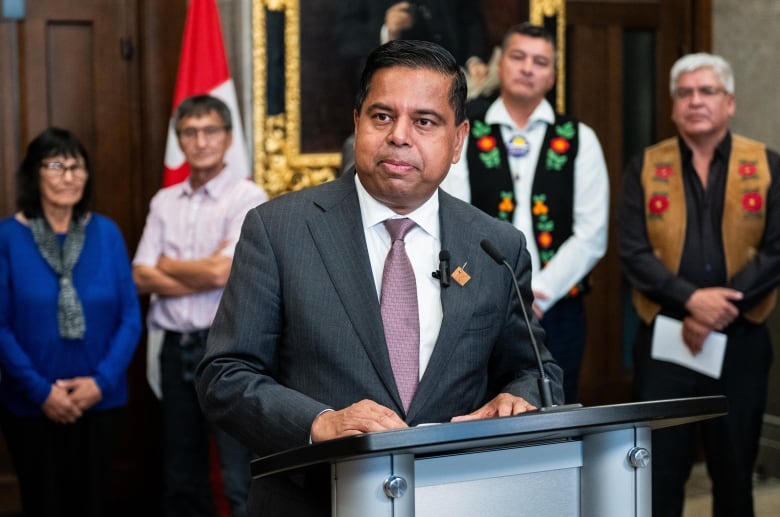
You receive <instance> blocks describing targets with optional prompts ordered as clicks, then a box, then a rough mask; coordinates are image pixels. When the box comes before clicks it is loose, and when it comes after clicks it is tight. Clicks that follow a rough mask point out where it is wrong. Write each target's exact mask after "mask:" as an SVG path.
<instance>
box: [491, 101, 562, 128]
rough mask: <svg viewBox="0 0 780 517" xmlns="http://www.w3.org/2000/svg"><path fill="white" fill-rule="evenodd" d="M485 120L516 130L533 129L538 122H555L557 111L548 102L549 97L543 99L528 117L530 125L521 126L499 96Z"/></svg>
mask: <svg viewBox="0 0 780 517" xmlns="http://www.w3.org/2000/svg"><path fill="white" fill-rule="evenodd" d="M485 122H486V123H487V124H500V125H502V126H507V127H510V128H512V129H515V130H527V129H531V128H532V127H533V126H535V125H536V124H540V123H544V124H553V123H555V111H553V108H552V105H551V104H550V103H549V102H547V99H542V102H540V103H539V105H538V106H536V109H534V111H533V112H532V113H531V116H530V117H528V126H526V127H523V128H520V127H517V125H516V124H515V121H514V120H512V117H511V116H510V115H509V112H508V111H507V109H506V105H505V104H504V101H503V99H501V97H499V98H498V99H496V100H495V101H494V102H493V104H491V105H490V107H489V108H488V110H487V113H485Z"/></svg>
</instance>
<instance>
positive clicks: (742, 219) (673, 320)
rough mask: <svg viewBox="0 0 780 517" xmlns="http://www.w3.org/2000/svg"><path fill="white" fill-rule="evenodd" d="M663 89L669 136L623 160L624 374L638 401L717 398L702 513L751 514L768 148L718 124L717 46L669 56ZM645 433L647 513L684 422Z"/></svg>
mask: <svg viewBox="0 0 780 517" xmlns="http://www.w3.org/2000/svg"><path fill="white" fill-rule="evenodd" d="M670 93H671V96H672V103H673V104H672V120H673V121H674V123H675V125H676V126H677V130H678V132H679V136H678V137H675V138H670V139H668V140H664V141H662V142H660V143H658V144H656V145H654V146H652V147H650V148H648V149H646V150H645V152H644V153H643V154H642V155H640V156H638V157H637V158H635V159H634V160H633V161H632V162H631V163H629V165H628V167H627V169H626V173H625V175H624V176H623V178H624V180H623V181H624V183H623V190H622V193H621V198H620V204H619V211H618V221H619V227H620V233H619V235H620V256H621V260H622V262H623V268H624V270H625V273H626V276H627V278H628V280H629V281H630V283H631V284H632V286H633V287H634V289H635V292H634V306H635V307H636V309H637V313H638V314H639V317H640V319H641V320H642V321H641V323H640V326H639V330H638V332H637V336H636V341H635V347H634V356H635V370H636V376H635V380H634V386H635V391H636V396H637V398H638V399H639V400H654V399H669V398H678V397H694V396H704V395H725V396H726V397H727V398H728V406H729V407H728V415H727V416H724V417H721V418H717V419H714V420H708V421H706V422H702V423H701V431H702V433H701V440H700V443H701V444H702V445H703V448H704V450H705V453H706V459H707V471H708V472H709V474H710V477H711V478H712V496H713V511H714V513H713V515H717V516H720V517H729V516H730V517H750V516H752V515H753V498H752V479H753V467H754V465H755V462H756V457H757V454H758V442H759V437H760V435H761V425H762V417H763V414H764V409H765V406H766V400H767V389H768V380H769V366H770V364H771V361H772V345H771V343H770V336H769V330H768V328H767V325H766V319H767V317H769V315H770V313H771V312H772V309H773V307H774V305H775V299H776V296H777V294H776V291H775V289H776V287H777V285H778V283H780V213H778V210H779V209H780V183H778V180H780V176H779V175H780V156H778V155H777V153H775V152H773V151H770V150H768V149H767V147H766V146H765V145H764V144H762V143H760V142H756V141H754V140H750V139H747V138H744V137H741V136H739V135H736V134H733V133H731V131H730V130H729V123H730V121H731V118H732V117H733V116H734V112H735V109H736V101H735V98H734V75H733V72H732V70H731V67H730V66H729V64H728V63H727V62H726V61H725V60H724V59H723V58H721V57H720V56H714V55H711V54H690V55H687V56H683V57H682V58H680V59H679V60H678V61H677V62H676V63H675V64H674V66H673V67H672V71H671V81H670ZM662 336H665V337H662ZM718 350H720V352H719V354H720V355H719V357H718V352H717V351H718ZM697 357H698V358H701V360H699V361H697V359H696V358H697ZM705 359H711V360H710V361H705ZM680 362H682V363H683V364H685V365H686V366H682V365H680V364H678V363H680ZM707 364H709V365H711V366H710V367H705V366H706V365H707ZM703 372H706V373H703ZM652 443H653V515H654V516H655V517H660V516H663V517H672V516H680V515H682V509H683V501H684V496H685V482H686V480H687V479H688V475H689V474H690V471H691V466H692V464H693V461H694V459H695V455H696V446H695V445H696V441H695V439H694V428H693V426H692V425H681V426H676V427H671V428H668V429H660V430H657V431H655V432H654V433H653V439H652Z"/></svg>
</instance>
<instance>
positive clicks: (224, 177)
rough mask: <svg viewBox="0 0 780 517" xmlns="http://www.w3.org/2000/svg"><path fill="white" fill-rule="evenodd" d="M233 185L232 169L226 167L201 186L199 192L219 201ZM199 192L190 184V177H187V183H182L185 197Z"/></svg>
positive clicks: (182, 193) (182, 192) (182, 191)
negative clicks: (229, 186)
mask: <svg viewBox="0 0 780 517" xmlns="http://www.w3.org/2000/svg"><path fill="white" fill-rule="evenodd" d="M231 183H232V178H231V173H230V167H229V166H228V165H225V166H224V167H223V168H222V170H221V171H220V172H219V174H217V175H216V176H214V177H213V178H211V179H210V180H209V181H207V182H206V184H205V185H203V186H201V187H200V188H199V189H198V191H202V192H203V194H204V195H205V196H208V197H212V198H214V199H219V197H220V196H221V195H222V194H223V193H224V192H225V190H226V189H227V187H228V185H229V184H231ZM196 192H197V191H195V190H193V188H192V184H191V183H190V177H187V179H186V180H185V181H182V182H181V194H180V195H183V196H187V197H191V196H192V195H193V194H195V193H196Z"/></svg>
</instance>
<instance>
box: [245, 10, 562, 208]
mask: <svg viewBox="0 0 780 517" xmlns="http://www.w3.org/2000/svg"><path fill="white" fill-rule="evenodd" d="M339 3H340V0H318V1H309V2H301V1H300V0H254V1H253V4H252V27H253V29H252V46H253V52H252V67H253V75H252V77H253V98H254V104H253V117H254V121H253V123H254V132H253V133H254V142H253V145H254V157H255V158H254V160H255V163H254V165H255V177H256V180H257V181H258V183H260V184H261V185H262V186H263V187H264V188H265V189H266V191H267V192H268V193H269V195H270V196H272V197H273V196H277V195H280V194H283V193H285V192H289V191H294V190H300V189H303V188H306V187H309V186H312V185H317V184H320V183H324V182H326V181H329V180H331V179H333V178H335V177H336V175H337V174H338V170H339V166H340V164H341V150H342V146H343V144H344V142H345V141H346V139H347V137H349V136H350V135H351V133H352V107H353V105H354V95H355V93H356V90H357V82H358V77H359V73H360V70H361V69H362V63H361V62H360V60H356V59H354V58H350V57H347V56H344V55H342V53H340V51H339V48H340V42H339V35H338V33H337V30H336V28H337V26H338V23H337V17H338V8H339ZM488 3H491V2H489V0H484V2H483V4H488ZM518 4H524V5H522V10H521V11H520V12H523V13H528V17H529V19H530V21H531V22H533V23H536V24H539V25H544V26H545V27H547V28H548V29H549V30H550V31H551V32H553V33H554V34H555V35H556V44H557V47H558V49H559V50H558V61H557V67H558V68H557V70H556V75H557V80H556V87H555V90H554V92H553V95H554V105H555V106H556V109H558V110H559V111H562V110H563V106H564V99H565V92H564V84H565V76H564V73H565V70H564V63H565V59H564V56H563V52H564V50H565V43H564V37H565V28H566V24H565V0H518ZM526 4H527V5H526ZM505 5H506V4H503V5H502V6H501V7H502V8H504V9H505ZM517 21H518V22H520V21H522V20H517ZM510 23H511V21H510Z"/></svg>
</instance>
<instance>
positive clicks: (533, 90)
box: [498, 34, 555, 104]
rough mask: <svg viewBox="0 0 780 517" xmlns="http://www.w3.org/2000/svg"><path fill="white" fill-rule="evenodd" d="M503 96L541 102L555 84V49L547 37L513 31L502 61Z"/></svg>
mask: <svg viewBox="0 0 780 517" xmlns="http://www.w3.org/2000/svg"><path fill="white" fill-rule="evenodd" d="M498 78H499V80H500V82H501V96H502V97H504V98H505V99H506V100H508V101H510V102H511V101H512V100H515V101H522V102H524V103H527V104H538V103H539V102H541V101H542V99H543V98H544V96H545V95H547V92H549V91H550V89H551V88H552V87H553V84H555V49H554V48H553V46H552V44H550V42H549V41H547V40H545V39H544V38H532V37H530V36H525V35H524V34H512V35H511V36H510V37H509V40H508V41H507V45H506V49H505V50H504V51H503V52H502V53H501V59H499V61H498Z"/></svg>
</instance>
